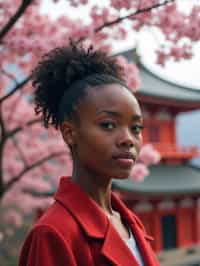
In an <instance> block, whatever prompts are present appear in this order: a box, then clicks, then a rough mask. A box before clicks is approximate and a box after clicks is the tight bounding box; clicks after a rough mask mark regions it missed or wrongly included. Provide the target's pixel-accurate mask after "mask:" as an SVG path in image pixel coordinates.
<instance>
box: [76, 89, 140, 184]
mask: <svg viewBox="0 0 200 266" xmlns="http://www.w3.org/2000/svg"><path fill="white" fill-rule="evenodd" d="M77 114H78V117H79V120H80V121H79V123H75V126H74V135H75V137H74V142H75V145H74V148H73V159H74V165H75V167H76V169H75V170H76V173H78V171H79V170H80V171H81V173H87V174H89V175H92V176H93V175H94V176H95V177H97V176H100V177H102V178H106V179H107V178H109V179H110V178H118V179H119V178H127V177H128V176H129V175H130V172H131V170H132V167H133V165H134V164H135V160H136V158H137V156H138V153H139V151H140V148H141V144H142V136H141V126H142V116H141V110H140V107H139V104H138V102H137V100H136V98H135V97H134V96H133V95H132V93H131V92H130V91H128V89H126V88H124V87H122V86H121V85H119V84H110V85H103V86H101V88H99V87H97V88H90V89H88V92H87V94H86V96H85V97H84V98H83V100H82V102H81V103H80V104H79V105H78V107H77Z"/></svg>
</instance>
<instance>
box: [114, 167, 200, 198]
mask: <svg viewBox="0 0 200 266" xmlns="http://www.w3.org/2000/svg"><path fill="white" fill-rule="evenodd" d="M113 189H115V190H118V191H121V192H127V193H132V194H133V195H146V196H165V195H174V196H177V195H196V194H199V195H200V169H199V168H195V167H192V166H189V165H173V166H172V165H157V166H152V167H150V174H149V176H148V177H147V178H146V179H145V180H144V181H143V182H141V183H135V182H133V181H131V180H130V179H127V180H114V181H113Z"/></svg>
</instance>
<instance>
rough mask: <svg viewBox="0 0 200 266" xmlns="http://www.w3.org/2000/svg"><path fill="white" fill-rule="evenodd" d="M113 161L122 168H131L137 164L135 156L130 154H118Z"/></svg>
mask: <svg viewBox="0 0 200 266" xmlns="http://www.w3.org/2000/svg"><path fill="white" fill-rule="evenodd" d="M113 159H114V160H115V161H116V162H117V164H118V165H120V166H121V167H131V166H133V164H134V163H135V156H134V155H133V154H132V153H130V152H126V153H119V154H116V155H115V156H113Z"/></svg>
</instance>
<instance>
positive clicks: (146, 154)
mask: <svg viewBox="0 0 200 266" xmlns="http://www.w3.org/2000/svg"><path fill="white" fill-rule="evenodd" d="M54 2H55V5H57V4H59V3H57V2H59V1H55V0H54ZM66 2H67V4H68V6H69V8H68V9H66V14H65V15H62V16H60V17H58V18H57V19H56V20H55V19H54V20H53V19H52V18H51V17H49V16H47V15H44V14H41V11H40V7H41V1H39V0H14V1H13V0H7V1H0V55H1V56H0V135H1V140H0V205H1V215H2V216H1V217H2V219H1V222H3V223H6V224H7V225H9V224H10V225H13V224H15V225H16V226H20V225H21V224H22V218H23V215H25V214H28V213H30V212H32V211H33V210H35V209H37V208H43V207H45V206H47V205H48V204H49V203H50V202H51V200H52V197H51V196H52V193H53V191H54V190H55V187H56V185H57V182H58V178H59V176H61V175H63V174H64V175H67V174H70V172H71V169H72V165H71V160H70V156H69V151H68V149H67V147H65V145H64V142H63V141H62V138H61V137H60V136H58V134H59V133H58V132H56V131H55V130H54V129H52V128H51V129H49V130H48V131H46V130H44V129H43V127H42V124H41V118H40V117H36V116H35V114H34V109H33V97H32V87H31V82H30V80H31V74H30V73H31V70H32V69H33V68H34V66H35V65H36V63H37V61H38V59H39V58H40V57H41V56H42V54H43V53H45V52H47V51H48V50H50V49H51V48H54V47H56V46H60V45H66V44H67V43H68V41H69V38H71V39H73V40H75V41H77V42H83V43H84V44H85V45H89V44H94V47H95V48H97V49H98V48H100V49H104V50H106V51H108V52H110V53H111V52H112V43H113V42H114V41H115V42H117V41H118V40H120V39H123V40H125V39H126V38H127V36H128V34H129V32H130V30H133V31H135V32H136V33H137V32H140V31H141V30H142V29H143V28H144V27H149V28H151V27H152V28H157V29H159V31H160V32H162V34H163V35H164V36H165V40H166V42H165V45H162V46H161V47H160V49H159V50H158V51H157V55H158V57H157V63H159V64H162V65H164V63H165V61H166V60H167V59H169V58H171V57H172V58H174V59H175V60H180V59H182V58H185V59H189V58H191V56H192V44H193V43H194V42H197V41H199V39H200V27H199V25H200V16H199V14H200V6H198V5H196V6H194V7H193V9H192V11H191V13H190V14H187V15H186V14H183V13H181V11H180V10H179V9H178V7H177V3H176V1H175V0H165V1H164V0H163V1H158V0H137V1H132V0H126V1H125V0H110V1H108V3H109V5H101V6H100V5H98V4H91V2H92V1H87V0H68V1H66ZM88 2H89V3H88ZM93 2H94V1H93ZM83 5H89V7H88V16H89V19H88V20H87V21H86V20H84V19H83V18H78V19H72V18H71V16H70V12H72V11H73V10H74V11H75V10H76V9H78V8H79V7H81V6H83ZM68 10H69V11H68ZM126 23H128V27H127V24H126ZM119 61H120V63H121V64H122V65H123V66H124V68H125V73H126V75H127V76H126V79H127V83H128V84H129V86H130V88H132V89H133V91H136V90H137V89H138V87H139V71H138V69H137V67H136V66H135V65H134V64H130V63H128V62H127V61H126V60H125V58H122V57H120V58H119ZM158 161H159V154H158V153H157V152H156V151H155V150H154V149H153V148H152V146H149V145H148V146H145V147H144V148H143V149H142V151H141V155H140V158H139V162H138V164H137V165H136V167H135V169H134V171H133V179H135V180H137V181H140V180H142V179H143V177H144V175H147V174H148V169H147V167H146V165H149V164H151V163H157V162H158Z"/></svg>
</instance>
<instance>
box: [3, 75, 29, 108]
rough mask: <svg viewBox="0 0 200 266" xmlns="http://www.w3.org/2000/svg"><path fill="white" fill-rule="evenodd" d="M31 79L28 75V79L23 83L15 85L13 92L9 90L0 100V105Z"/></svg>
mask: <svg viewBox="0 0 200 266" xmlns="http://www.w3.org/2000/svg"><path fill="white" fill-rule="evenodd" d="M30 79H31V75H29V76H28V77H26V78H25V79H24V80H23V81H21V82H19V83H17V85H16V86H15V88H14V89H13V90H11V91H10V92H9V93H8V94H6V95H4V96H3V97H1V98H0V104H1V103H2V102H3V101H5V100H6V99H7V98H8V97H10V96H11V95H13V94H14V93H15V92H16V91H17V90H19V89H21V88H22V87H23V86H24V85H26V83H27V82H28V81H29V80H30Z"/></svg>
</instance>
